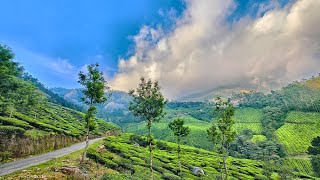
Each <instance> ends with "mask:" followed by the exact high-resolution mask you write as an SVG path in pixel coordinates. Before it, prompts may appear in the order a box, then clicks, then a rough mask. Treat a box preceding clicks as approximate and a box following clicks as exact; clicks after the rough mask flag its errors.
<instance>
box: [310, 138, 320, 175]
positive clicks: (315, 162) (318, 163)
mask: <svg viewBox="0 0 320 180" xmlns="http://www.w3.org/2000/svg"><path fill="white" fill-rule="evenodd" d="M308 154H310V155H312V157H311V164H312V168H313V171H314V172H315V174H316V175H317V176H318V177H320V136H318V137H315V138H314V139H313V140H312V141H311V146H310V147H309V148H308Z"/></svg>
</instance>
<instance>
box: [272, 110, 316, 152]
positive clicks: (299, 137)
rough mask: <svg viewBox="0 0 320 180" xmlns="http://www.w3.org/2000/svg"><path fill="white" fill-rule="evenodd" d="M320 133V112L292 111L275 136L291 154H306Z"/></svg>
mask: <svg viewBox="0 0 320 180" xmlns="http://www.w3.org/2000/svg"><path fill="white" fill-rule="evenodd" d="M319 135H320V113H304V112H290V113H289V114H288V116H287V118H286V121H285V124H284V125H283V126H282V127H280V128H279V129H278V130H277V131H276V132H275V136H276V138H277V140H278V141H279V142H280V143H282V144H283V145H284V146H285V148H286V151H287V153H288V154H289V155H300V154H306V152H307V149H308V147H309V146H310V145H311V141H312V139H313V138H315V137H316V136H319Z"/></svg>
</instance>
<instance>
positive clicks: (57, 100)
mask: <svg viewBox="0 0 320 180" xmlns="http://www.w3.org/2000/svg"><path fill="white" fill-rule="evenodd" d="M22 78H23V80H25V81H28V82H31V83H32V84H34V85H35V86H36V87H37V88H38V89H39V90H40V91H42V92H43V93H45V94H46V95H47V100H48V101H49V102H51V103H54V104H59V105H61V106H64V107H67V108H71V109H74V110H77V111H80V112H84V111H85V110H84V107H83V106H79V105H75V104H73V103H71V102H69V101H67V100H65V99H64V98H63V97H60V96H59V95H58V94H56V93H54V92H53V91H52V90H50V89H48V88H47V87H45V85H43V84H42V83H41V82H39V80H38V79H37V78H34V77H32V76H31V75H30V74H28V73H24V74H23V76H22Z"/></svg>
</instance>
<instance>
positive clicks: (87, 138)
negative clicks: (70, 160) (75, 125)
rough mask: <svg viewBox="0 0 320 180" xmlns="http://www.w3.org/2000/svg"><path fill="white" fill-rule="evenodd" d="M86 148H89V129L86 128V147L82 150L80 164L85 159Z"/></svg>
mask: <svg viewBox="0 0 320 180" xmlns="http://www.w3.org/2000/svg"><path fill="white" fill-rule="evenodd" d="M88 146H89V127H88V131H87V137H86V147H85V149H84V152H83V156H82V160H81V162H82V163H83V162H84V159H85V157H86V156H87V150H88Z"/></svg>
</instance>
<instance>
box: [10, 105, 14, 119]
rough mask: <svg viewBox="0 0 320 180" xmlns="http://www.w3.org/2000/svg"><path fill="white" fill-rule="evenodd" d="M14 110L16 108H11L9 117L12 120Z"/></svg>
mask: <svg viewBox="0 0 320 180" xmlns="http://www.w3.org/2000/svg"><path fill="white" fill-rule="evenodd" d="M13 108H14V107H11V108H10V115H9V118H12V113H13Z"/></svg>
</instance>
